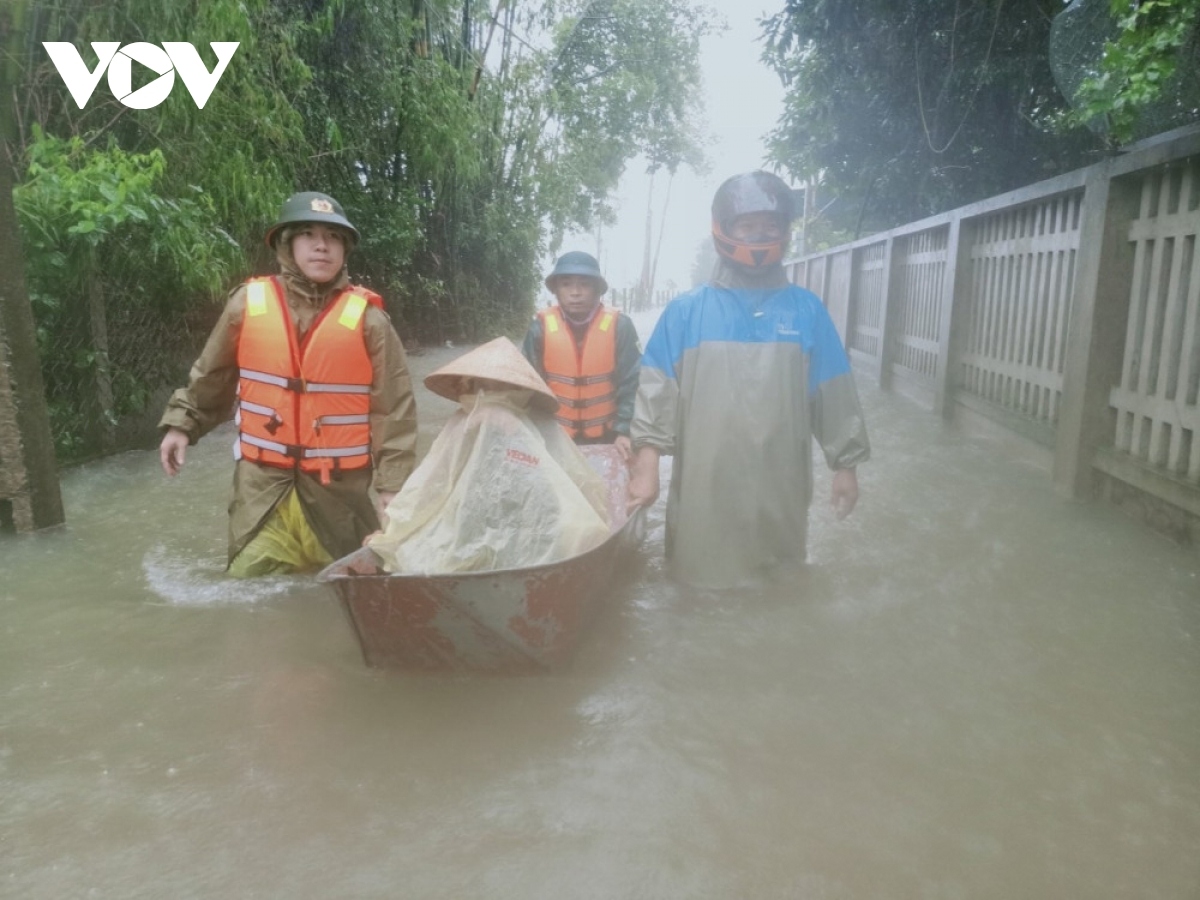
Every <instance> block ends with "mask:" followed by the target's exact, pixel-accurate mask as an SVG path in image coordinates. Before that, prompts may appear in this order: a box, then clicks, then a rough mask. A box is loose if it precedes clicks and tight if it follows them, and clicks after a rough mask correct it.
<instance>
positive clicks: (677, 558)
mask: <svg viewBox="0 0 1200 900" xmlns="http://www.w3.org/2000/svg"><path fill="white" fill-rule="evenodd" d="M793 214H794V204H793V201H792V192H791V190H790V189H789V188H788V186H787V185H786V184H785V183H784V182H783V180H782V179H780V178H779V177H778V176H776V175H772V174H771V173H769V172H762V171H754V172H747V173H744V174H741V175H735V176H733V177H732V178H730V179H728V180H727V181H725V182H724V183H723V184H722V185H721V186H720V187H719V188H718V189H717V192H716V194H715V196H714V197H713V203H712V234H713V243H714V245H715V247H716V250H717V254H718V264H717V267H716V271H715V272H714V274H713V277H712V279H710V281H708V282H707V283H705V284H702V285H700V286H699V287H697V288H695V289H693V290H691V291H689V292H687V293H685V294H682V295H680V296H679V297H676V298H675V299H674V300H672V301H671V303H670V304H668V305H667V307H666V309H664V310H663V313H662V316H661V317H660V318H659V321H658V323H657V325H656V326H655V329H654V333H653V334H652V335H651V337H650V340H649V341H648V342H647V343H646V350H645V353H644V354H643V356H642V367H641V372H640V377H639V382H638V392H637V397H636V400H635V404H634V416H633V420H632V422H631V424H630V440H631V442H632V444H633V447H634V465H633V472H632V475H631V479H630V484H629V491H628V493H629V506H630V508H631V509H633V508H636V507H639V506H645V505H648V504H652V503H653V502H654V501H655V500H656V499H657V497H658V493H659V474H658V470H659V458H660V456H662V455H664V454H666V455H673V456H674V457H675V462H674V466H673V467H672V472H671V483H670V488H669V492H668V497H667V509H666V546H667V556H668V562H669V564H670V572H671V574H672V576H673V577H674V578H676V579H677V580H680V581H682V582H685V583H688V584H691V585H694V586H698V587H705V588H732V587H741V586H747V585H752V584H756V583H761V582H762V581H764V580H770V579H773V578H777V577H779V575H780V573H784V572H787V571H788V570H789V568H791V567H794V566H795V565H797V564H802V563H804V562H805V558H806V552H807V551H806V542H807V532H808V506H809V502H810V499H811V491H812V442H813V439H814V438H815V439H816V441H817V443H818V444H819V445H820V447H821V449H822V451H823V452H824V454H825V459H826V462H827V463H828V465H829V466H830V468H831V469H833V470H834V476H833V487H832V498H831V500H832V505H833V507H834V509H835V511H836V513H837V515H838V517H839V518H841V517H844V516H846V515H848V514H849V513H850V511H851V510H852V509H853V508H854V506H855V504H856V502H857V500H858V479H857V474H856V468H857V466H858V465H859V464H860V463H862V462H864V461H866V459H867V458H868V457H869V456H870V444H869V441H868V438H867V431H866V424H865V421H864V417H863V413H862V408H861V406H860V404H859V401H858V393H857V389H856V387H855V384H854V376H853V373H852V372H851V370H850V363H849V360H848V358H847V356H846V352H845V349H844V347H843V346H842V341H841V338H840V336H839V335H838V333H837V330H836V328H835V327H834V324H833V321H832V319H830V317H829V314H828V312H827V311H826V310H825V307H824V305H823V304H822V303H821V300H820V299H819V298H818V297H817V296H816V295H815V294H813V293H812V292H810V291H808V290H805V289H804V288H801V287H799V286H797V285H794V284H791V283H790V282H789V281H788V278H787V273H786V271H785V269H784V266H783V260H784V255H785V253H786V251H787V246H788V241H789V237H790V229H791V222H792V218H793Z"/></svg>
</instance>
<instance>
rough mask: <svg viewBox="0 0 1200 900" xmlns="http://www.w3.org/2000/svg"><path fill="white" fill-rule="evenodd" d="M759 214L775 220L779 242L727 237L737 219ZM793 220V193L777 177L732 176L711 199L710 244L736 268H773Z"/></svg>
mask: <svg viewBox="0 0 1200 900" xmlns="http://www.w3.org/2000/svg"><path fill="white" fill-rule="evenodd" d="M762 212H765V213H773V214H774V215H775V216H777V217H778V219H779V225H780V229H781V231H782V236H781V237H780V238H778V239H775V240H761V241H760V240H753V239H752V240H750V241H744V240H742V241H739V240H737V239H736V238H734V237H732V236H731V235H730V233H729V231H730V226H731V225H732V224H733V220H734V219H736V218H737V217H738V216H744V215H747V214H749V213H762ZM793 218H795V204H794V203H793V202H792V190H791V188H789V187H788V186H787V184H786V183H784V181H783V179H782V178H780V177H779V176H778V175H772V174H771V173H770V172H762V171H758V172H746V173H743V174H741V175H734V176H733V177H732V178H729V179H727V180H726V181H725V183H724V184H722V185H721V186H720V187H719V188H717V193H716V194H715V195H713V203H712V233H713V243H714V244H715V245H716V248H717V253H719V254H720V255H721V256H723V257H725V259H728V260H729V261H730V262H732V263H735V264H736V265H739V266H744V267H745V268H747V269H765V268H768V267H769V266H775V265H778V264H779V263H781V262H782V261H783V254H784V251H785V250H786V249H787V245H788V239H789V235H788V231H789V229H790V228H791V225H792V219H793Z"/></svg>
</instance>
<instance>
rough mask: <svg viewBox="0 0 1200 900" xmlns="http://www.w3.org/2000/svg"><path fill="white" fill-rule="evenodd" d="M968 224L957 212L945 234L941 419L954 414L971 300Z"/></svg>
mask: <svg viewBox="0 0 1200 900" xmlns="http://www.w3.org/2000/svg"><path fill="white" fill-rule="evenodd" d="M970 235H971V232H970V225H969V223H968V222H966V221H965V220H964V219H962V218H961V217H960V216H955V217H954V218H953V219H951V220H950V232H949V234H948V235H947V237H946V270H945V275H944V278H943V281H942V303H941V320H940V321H939V322H938V359H937V384H936V385H935V386H934V399H933V411H934V412H935V413H937V414H938V415H940V416H942V418H944V419H949V418H951V417H952V416H953V414H954V392H955V389H956V388H957V387H958V384H957V378H958V356H959V354H960V353H961V352H962V329H963V320H964V318H965V317H966V315H967V314H968V313H969V312H970V310H969V308H968V307H969V304H970V302H971V239H970Z"/></svg>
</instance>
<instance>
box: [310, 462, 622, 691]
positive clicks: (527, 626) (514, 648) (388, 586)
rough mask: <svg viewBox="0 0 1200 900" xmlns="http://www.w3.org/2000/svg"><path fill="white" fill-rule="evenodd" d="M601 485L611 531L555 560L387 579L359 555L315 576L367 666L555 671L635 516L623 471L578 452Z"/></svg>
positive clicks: (611, 570) (596, 599)
mask: <svg viewBox="0 0 1200 900" xmlns="http://www.w3.org/2000/svg"><path fill="white" fill-rule="evenodd" d="M580 449H581V450H583V451H584V453H585V454H586V455H587V457H588V460H589V462H591V463H592V466H593V468H595V469H596V470H597V471H598V472H600V474H601V475H602V476H603V477H604V480H605V483H606V484H607V485H608V488H609V492H608V500H609V515H610V522H612V523H613V525H612V533H611V534H610V535H609V537H608V539H607V540H606V541H605V542H604V543H603V544H600V545H599V546H598V547H595V548H593V549H592V550H589V551H588V552H587V553H583V554H580V555H579V556H574V557H571V558H570V559H566V560H562V561H560V562H557V563H553V564H550V565H543V566H531V567H528V568H521V569H507V570H503V571H492V572H471V573H458V574H454V575H433V576H424V575H391V574H388V573H386V572H384V571H383V570H382V569H381V568H380V567H379V564H378V563H379V557H378V556H376V555H375V554H374V553H373V552H372V551H371V550H369V549H367V548H363V549H361V550H358V551H355V552H354V553H352V554H350V555H349V556H346V557H343V558H342V559H340V560H337V561H336V562H334V563H332V564H330V565H329V566H328V567H327V568H326V569H324V570H323V571H322V572H321V573H320V574H319V575H318V576H317V577H318V579H319V580H321V581H325V582H328V583H329V584H331V585H332V586H333V588H334V590H335V591H336V592H337V594H338V596H339V598H340V599H341V601H342V603H343V605H344V606H345V608H346V611H347V612H348V614H349V617H350V621H351V623H352V624H353V626H354V631H355V633H356V634H357V636H358V640H359V643H360V644H361V645H362V650H363V657H364V659H365V660H366V662H367V664H368V665H370V666H375V667H380V668H389V669H407V670H413V671H425V672H453V671H475V672H496V673H507V674H526V673H534V672H544V671H550V670H554V669H556V668H559V667H561V666H562V665H564V664H565V663H566V662H567V661H568V660H569V659H570V657H571V655H572V653H573V652H574V650H575V648H576V646H577V645H578V643H579V640H580V636H581V634H582V632H583V631H584V630H585V628H586V626H587V623H588V621H589V620H590V619H591V617H592V615H593V614H594V613H595V611H596V609H597V608H598V607H599V606H600V605H601V604H602V603H603V602H604V600H605V599H606V598H607V597H609V596H611V594H612V586H613V581H614V576H615V575H616V574H617V572H618V570H619V568H620V566H621V558H622V556H623V555H624V554H626V553H627V552H629V551H630V550H632V549H633V548H634V547H636V545H637V543H638V541H639V539H640V537H641V535H640V531H641V521H640V518H641V517H640V516H634V517H633V518H626V514H625V488H626V484H627V481H628V473H627V470H626V468H625V465H624V464H623V463H622V462H621V461H620V459H619V458H618V457H617V456H616V451H615V450H614V449H613V448H612V447H611V446H607V445H601V446H587V447H581V448H580Z"/></svg>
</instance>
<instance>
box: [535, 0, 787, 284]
mask: <svg viewBox="0 0 1200 900" xmlns="http://www.w3.org/2000/svg"><path fill="white" fill-rule="evenodd" d="M705 3H706V5H708V6H711V7H713V8H715V9H716V10H717V12H718V13H719V14H720V15H722V16H724V18H725V19H726V20H727V21H728V23H729V30H728V31H726V32H724V33H722V34H718V35H710V36H709V37H707V38H705V39H704V41H703V43H702V44H701V51H700V52H701V60H700V64H701V68H702V71H703V78H704V84H703V86H702V87H703V93H704V102H705V117H706V119H707V126H708V127H707V131H708V132H709V133H710V135H711V137H712V139H713V144H712V145H711V146H710V147H709V148H708V155H709V159H710V161H711V164H712V171H711V173H710V174H709V175H707V176H696V175H695V174H693V173H692V172H691V171H690V170H686V169H684V170H681V171H680V172H679V173H678V174H677V175H676V176H675V181H674V184H673V185H672V186H671V197H670V204H669V206H668V208H667V217H666V231H665V234H664V236H663V241H662V251H661V255H660V257H659V263H658V273H657V279H656V284H657V286H658V287H659V288H663V287H666V286H667V282H668V281H674V282H675V285H676V287H678V288H680V289H683V288H686V287H688V286H689V285H690V279H691V271H692V265H693V263H694V261H695V258H696V250H697V246H698V245H699V243H700V242H701V241H702V240H705V239H706V238H707V236H708V235H709V234H710V233H711V232H710V223H709V209H710V207H711V203H712V195H713V192H714V191H715V190H716V189H717V186H718V185H720V183H721V182H722V181H724V180H725V179H726V178H728V177H729V176H730V175H733V174H735V173H737V172H744V171H748V170H750V169H755V168H759V167H760V166H762V165H763V162H764V156H765V154H766V148H765V136H766V134H767V132H769V131H770V130H771V129H772V128H773V127H774V125H775V122H776V120H777V119H778V118H779V115H780V112H781V111H782V103H783V88H782V86H781V85H780V83H779V79H778V77H777V76H776V75H775V74H774V73H773V72H772V71H770V70H769V69H768V68H767V67H766V66H765V65H763V63H761V62H759V56H760V55H761V53H762V43H761V41H760V40H759V39H758V35H759V31H760V29H759V27H758V25H757V21H758V20H759V19H760V18H762V17H764V16H766V15H769V14H773V13H775V12H778V9H779V7H781V6H782V3H778V4H768V3H767V2H765V0H705ZM644 171H645V163H644V161H642V160H633V161H632V162H631V163H630V164H629V166H628V167H627V169H626V172H625V177H624V178H623V180H622V182H621V186H620V189H619V193H618V196H617V204H618V209H619V211H618V215H619V221H618V223H617V225H616V227H615V228H612V229H605V230H604V231H602V232H601V233H600V236H599V237H600V240H599V247H597V236H596V234H595V233H593V234H590V235H572V236H570V237H568V239H567V240H566V241H565V242H564V244H563V247H562V250H561V252H565V251H567V250H586V251H588V252H589V253H592V254H596V253H597V249H599V256H600V264H601V267H602V268H603V270H604V273H605V276H606V277H607V279H608V281H609V283H610V284H611V285H612V286H613V287H616V288H623V287H629V286H632V285H633V284H634V283H636V281H637V279H638V277H639V275H640V274H641V267H642V257H643V251H644V247H645V239H646V197H647V191H648V190H649V186H650V185H649V179H648V177H647V176H646V175H645V174H644ZM666 187H667V179H666V176H665V175H660V176H659V177H658V178H657V179H656V181H655V184H654V195H653V200H654V219H655V229H657V228H658V225H659V221H660V216H661V213H662V203H663V200H664V199H665V196H666ZM654 237H655V239H657V237H658V235H657V231H656V233H655V236H654ZM552 262H553V261H551V264H552Z"/></svg>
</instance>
